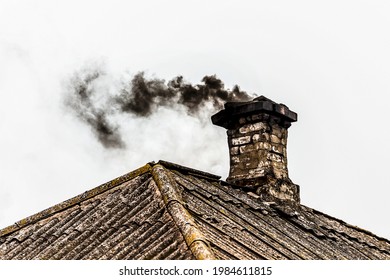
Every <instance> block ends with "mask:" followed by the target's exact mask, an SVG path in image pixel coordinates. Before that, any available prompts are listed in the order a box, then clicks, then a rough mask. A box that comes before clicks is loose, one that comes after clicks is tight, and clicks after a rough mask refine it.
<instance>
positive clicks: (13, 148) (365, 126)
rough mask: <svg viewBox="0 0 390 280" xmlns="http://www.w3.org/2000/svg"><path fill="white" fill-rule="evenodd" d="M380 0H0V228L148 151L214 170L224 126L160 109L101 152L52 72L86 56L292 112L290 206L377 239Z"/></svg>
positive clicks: (224, 167)
mask: <svg viewBox="0 0 390 280" xmlns="http://www.w3.org/2000/svg"><path fill="white" fill-rule="evenodd" d="M389 14H390V2H389V1H375V0H371V1H357V0H355V1H342V0H338V1H329V0H328V1H244V0H240V1H227V0H224V1H200V0H197V1H167V0H166V1H145V0H143V1H112V0H111V1H61V2H59V1H37V0H36V1H2V0H0V129H1V135H0V228H3V227H5V226H8V225H10V224H12V223H14V222H16V221H17V220H19V219H21V218H24V217H26V216H29V215H31V214H34V213H36V212H38V211H40V210H43V209H45V208H47V207H50V206H52V205H54V204H56V203H59V202H61V201H64V200H66V199H68V198H70V197H73V196H75V195H77V194H80V193H82V192H84V191H86V190H88V189H91V188H93V187H95V186H97V185H99V184H101V183H104V182H106V181H109V180H111V179H113V178H115V177H116V176H119V175H122V174H124V173H126V172H128V171H131V170H133V169H135V168H138V167H140V166H142V165H144V164H145V163H147V162H149V161H152V160H155V161H157V160H159V159H165V160H169V161H173V162H176V163H180V164H183V165H186V166H190V167H194V168H197V169H200V170H204V171H209V172H212V173H216V174H219V175H222V176H223V178H225V177H226V176H227V173H228V164H229V162H228V150H227V140H226V134H225V131H224V130H223V129H222V128H219V127H215V126H212V125H211V123H207V124H204V123H202V122H201V121H199V120H197V119H194V118H191V117H188V116H184V115H183V114H182V113H181V112H174V111H170V110H160V111H159V112H157V113H156V114H155V115H154V116H153V117H152V118H151V119H141V120H140V119H129V120H123V123H124V125H123V131H124V132H125V133H126V135H127V137H126V139H125V140H126V143H127V144H128V145H129V148H128V149H127V150H126V151H120V152H118V151H117V152H113V151H106V150H104V149H103V148H102V147H101V145H100V144H99V143H98V142H97V141H96V139H95V138H94V136H93V134H92V133H91V131H90V130H89V129H88V127H86V126H85V125H84V124H83V123H80V122H79V121H78V120H77V119H75V118H74V117H73V116H72V115H70V114H68V113H66V111H65V110H64V108H63V106H62V103H61V100H62V97H63V93H64V87H63V85H64V79H65V78H66V77H67V76H68V75H70V74H72V73H73V72H74V71H76V70H79V69H80V67H82V66H83V65H84V64H85V63H89V62H91V61H92V62H95V61H98V62H99V63H102V64H104V65H105V67H107V68H108V69H109V73H110V75H112V77H113V78H112V79H113V80H115V79H118V78H119V77H120V76H121V75H123V74H124V73H126V72H130V73H136V72H137V71H140V70H145V71H147V73H148V74H149V75H155V76H157V77H159V78H163V79H167V80H169V79H170V78H173V77H174V76H176V75H178V74H181V75H183V76H184V77H185V78H186V79H187V80H189V81H191V82H193V83H198V82H200V80H201V78H202V77H203V76H204V75H208V74H217V76H218V77H219V78H221V79H222V80H223V81H224V82H225V85H226V86H227V87H229V88H231V87H232V86H233V85H234V84H239V85H240V86H241V88H242V89H243V90H246V91H248V92H250V93H253V92H255V93H257V94H263V95H265V96H267V97H268V98H271V99H272V100H274V101H276V102H280V103H284V104H286V105H287V106H289V108H290V109H291V110H293V111H295V112H297V113H298V122H297V123H294V124H293V125H292V126H291V128H290V129H289V142H288V159H289V173H290V177H291V178H292V180H293V181H294V182H295V183H297V184H299V185H300V186H301V200H302V203H303V204H305V205H307V206H309V207H313V208H315V209H317V210H320V211H323V212H325V213H327V214H329V215H332V216H335V217H337V218H340V219H342V220H344V221H346V222H349V223H351V224H353V225H357V226H359V227H362V228H364V229H367V230H370V231H372V232H374V233H375V234H377V235H379V236H383V237H386V238H388V239H389V238H390V226H389V224H388V214H389V212H390V204H389V203H388V201H389V195H390V190H389V188H390V177H389V176H388V174H387V173H388V172H389V171H388V166H389V164H388V160H389V158H390V148H389V144H388V143H389V141H390V130H389V129H388V124H389V122H388V119H389V110H388V106H389V105H388V102H389V93H390V80H389V77H390V51H389V50H390V32H389V29H390V17H389Z"/></svg>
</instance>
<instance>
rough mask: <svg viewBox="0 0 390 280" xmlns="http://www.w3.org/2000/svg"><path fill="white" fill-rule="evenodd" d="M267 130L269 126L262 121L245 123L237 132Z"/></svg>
mask: <svg viewBox="0 0 390 280" xmlns="http://www.w3.org/2000/svg"><path fill="white" fill-rule="evenodd" d="M266 130H269V126H268V125H267V124H266V123H263V122H257V123H253V124H246V125H243V126H242V127H241V128H240V129H239V132H240V133H242V134H245V133H248V132H254V131H263V132H264V131H266Z"/></svg>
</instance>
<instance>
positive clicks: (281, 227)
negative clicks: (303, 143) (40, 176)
mask: <svg viewBox="0 0 390 280" xmlns="http://www.w3.org/2000/svg"><path fill="white" fill-rule="evenodd" d="M215 258H216V259H390V241H388V240H386V239H384V238H380V237H377V236H375V235H374V234H372V233H370V232H367V231H365V230H362V229H360V228H357V227H355V226H351V225H348V224H347V223H345V222H343V221H341V220H338V219H336V218H333V217H330V216H328V215H325V214H323V213H321V212H319V211H316V210H314V209H311V208H309V207H306V206H303V205H300V206H292V205H281V204H277V203H267V202H264V201H260V200H259V199H258V198H257V197H256V195H255V194H252V193H247V192H245V191H243V190H241V189H235V188H234V187H233V186H231V185H229V184H227V183H226V182H223V181H221V180H219V177H218V176H215V175H212V174H209V173H205V172H201V171H197V170H193V169H190V168H186V167H183V166H179V165H176V164H172V163H168V162H163V161H160V162H159V163H158V164H154V163H150V164H147V165H145V166H144V167H142V168H140V169H137V170H135V171H133V172H130V173H128V174H126V175H124V176H121V177H119V178H117V179H115V180H112V181H110V182H108V183H106V184H103V185H101V186H99V187H97V188H95V189H93V190H91V191H88V192H85V193H84V194H82V195H79V196H77V197H75V198H73V199H70V200H68V201H65V202H63V203H61V204H58V205H56V206H54V207H52V208H49V209H47V210H45V211H43V212H40V213H38V214H36V215H33V216H31V217H29V218H27V219H24V220H22V221H20V222H18V223H16V224H15V225H13V226H10V227H8V228H5V229H3V230H1V231H0V259H215Z"/></svg>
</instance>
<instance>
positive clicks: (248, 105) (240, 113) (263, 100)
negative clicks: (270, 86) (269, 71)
mask: <svg viewBox="0 0 390 280" xmlns="http://www.w3.org/2000/svg"><path fill="white" fill-rule="evenodd" d="M254 113H268V114H269V115H274V116H278V117H280V118H282V119H284V120H285V121H287V122H290V123H291V122H296V121H297V119H298V115H297V113H295V112H293V111H291V110H290V109H289V108H288V107H287V106H286V105H284V104H278V103H276V102H274V101H272V100H271V99H268V98H267V97H265V96H263V95H261V96H259V97H256V98H254V99H253V100H252V101H247V102H226V103H225V109H223V110H221V111H219V112H218V113H216V114H215V115H213V116H211V121H212V122H213V124H215V125H218V126H222V127H224V128H229V127H230V126H231V125H233V123H234V122H235V121H236V120H237V119H239V118H241V117H244V116H247V115H250V114H254Z"/></svg>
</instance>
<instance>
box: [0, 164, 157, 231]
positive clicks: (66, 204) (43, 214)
mask: <svg viewBox="0 0 390 280" xmlns="http://www.w3.org/2000/svg"><path fill="white" fill-rule="evenodd" d="M151 164H153V163H147V164H145V165H144V166H142V167H140V168H138V169H136V170H133V171H130V172H128V173H126V174H124V175H122V176H119V177H117V178H115V179H113V180H111V181H108V182H106V183H104V184H101V185H99V186H97V187H95V188H93V189H91V190H88V191H85V192H83V193H81V194H79V195H77V196H75V197H73V198H70V199H67V200H65V201H63V202H60V203H58V204H56V205H54V206H51V207H49V208H47V209H45V210H42V211H40V212H38V213H36V214H33V215H31V216H28V217H27V218H24V219H22V220H20V221H18V222H16V223H15V224H13V225H10V226H8V227H6V228H3V229H0V237H2V236H5V235H7V234H10V233H13V232H15V231H17V230H19V229H21V228H23V227H25V226H27V225H30V224H32V223H35V222H37V221H40V220H42V219H45V218H48V217H50V216H52V215H54V214H56V213H58V212H60V211H63V210H65V209H67V208H70V207H72V206H74V205H76V204H78V203H81V202H83V201H85V200H87V199H90V198H92V197H94V196H97V195H99V194H101V193H104V192H106V191H108V190H110V189H112V188H114V187H116V186H118V185H120V184H122V183H124V182H127V181H130V180H131V179H134V178H135V177H138V176H140V175H143V174H145V173H147V172H149V171H150V170H151V169H152V165H151Z"/></svg>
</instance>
